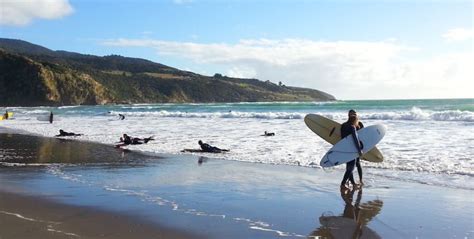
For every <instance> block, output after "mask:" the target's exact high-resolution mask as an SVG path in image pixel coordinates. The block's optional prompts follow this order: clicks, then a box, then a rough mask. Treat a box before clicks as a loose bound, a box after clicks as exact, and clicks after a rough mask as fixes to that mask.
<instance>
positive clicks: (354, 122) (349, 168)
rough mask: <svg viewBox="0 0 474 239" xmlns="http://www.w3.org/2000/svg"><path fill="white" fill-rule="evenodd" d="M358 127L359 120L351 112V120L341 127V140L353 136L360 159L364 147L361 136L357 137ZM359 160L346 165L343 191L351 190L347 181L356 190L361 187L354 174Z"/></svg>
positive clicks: (342, 184) (342, 182) (342, 185)
mask: <svg viewBox="0 0 474 239" xmlns="http://www.w3.org/2000/svg"><path fill="white" fill-rule="evenodd" d="M354 112H355V111H354ZM358 127H359V120H358V119H357V116H356V115H353V114H352V115H351V111H349V119H348V120H347V122H345V123H343V124H342V125H341V138H345V137H346V136H349V135H352V138H353V140H354V144H355V146H356V147H357V151H358V153H359V157H360V156H362V145H361V144H360V141H359V136H358V135H357V128H358ZM357 160H358V158H355V159H354V160H352V161H349V162H347V163H346V172H345V173H344V177H343V178H342V181H341V190H346V189H349V188H348V187H347V186H346V183H347V180H349V182H350V183H351V184H352V185H353V187H354V188H358V187H359V185H358V184H356V183H355V181H354V176H353V174H352V172H353V171H354V167H355V164H356V161H357ZM359 176H360V175H359Z"/></svg>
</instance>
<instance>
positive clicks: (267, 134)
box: [261, 131, 275, 136]
mask: <svg viewBox="0 0 474 239" xmlns="http://www.w3.org/2000/svg"><path fill="white" fill-rule="evenodd" d="M261 136H275V133H270V132H267V131H265V132H264V133H263V134H262V135H261Z"/></svg>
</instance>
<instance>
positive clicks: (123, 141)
mask: <svg viewBox="0 0 474 239" xmlns="http://www.w3.org/2000/svg"><path fill="white" fill-rule="evenodd" d="M150 140H154V139H153V136H150V137H148V138H143V139H141V138H136V137H130V136H128V135H127V134H123V136H122V137H120V144H117V145H115V147H121V146H125V145H136V144H146V143H148V141H150Z"/></svg>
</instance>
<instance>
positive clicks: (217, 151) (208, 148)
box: [198, 140, 229, 153]
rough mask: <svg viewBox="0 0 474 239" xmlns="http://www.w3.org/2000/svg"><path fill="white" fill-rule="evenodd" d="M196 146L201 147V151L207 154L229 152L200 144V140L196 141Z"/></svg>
mask: <svg viewBox="0 0 474 239" xmlns="http://www.w3.org/2000/svg"><path fill="white" fill-rule="evenodd" d="M198 144H199V146H201V149H202V151H203V152H207V153H221V152H227V151H229V150H228V149H220V148H218V147H215V146H211V145H209V144H207V143H204V142H202V141H201V140H199V141H198Z"/></svg>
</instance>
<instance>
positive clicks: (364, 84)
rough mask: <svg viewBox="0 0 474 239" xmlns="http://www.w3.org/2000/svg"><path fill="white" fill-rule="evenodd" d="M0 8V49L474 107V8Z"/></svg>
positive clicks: (347, 0)
mask: <svg viewBox="0 0 474 239" xmlns="http://www.w3.org/2000/svg"><path fill="white" fill-rule="evenodd" d="M0 8H1V11H2V14H1V16H0V24H1V25H0V27H1V28H0V37H5V38H17V39H22V40H26V41H30V42H32V43H35V44H39V45H42V46H45V47H48V48H50V49H53V50H67V51H74V52H80V53H87V54H94V55H108V54H120V55H124V56H130V57H139V58H145V59H149V60H152V61H155V62H160V63H163V64H166V65H170V66H173V67H177V68H180V69H184V70H191V71H195V72H197V73H202V74H206V75H213V74H214V73H216V72H219V73H222V74H224V75H229V76H237V77H255V78H258V79H261V80H270V81H273V82H278V81H282V82H283V83H285V84H287V85H294V86H304V87H312V88H316V89H320V90H323V91H326V92H328V93H331V94H333V95H335V96H336V97H337V98H340V99H380V98H384V99H386V98H459V97H474V94H473V93H472V92H471V91H472V90H471V91H470V90H467V89H468V88H470V89H473V88H474V83H473V80H472V79H473V77H474V74H473V70H471V69H470V68H473V67H472V66H470V65H471V64H472V62H473V61H472V60H474V57H473V55H474V54H473V1H447V0H446V1H443V0H438V1H428V0H423V1H408V0H382V1H375V0H374V1H364V0H363V1H351V0H344V1H342V0H341V1H338V0H335V1H303V0H301V1H300V0H293V1H292V0H276V1H270V0H268V1H263V0H262V1H250V0H240V1H239V0H233V1H217V0H213V1H209V0H208V1H199V0H162V1H151V0H148V1H144V0H142V1H131V0H127V1H112V0H101V1H91V0H84V1H67V0H50V1H46V0H28V1H21V2H20V3H18V1H14V0H0ZM469 61H470V62H469ZM447 82H449V84H447ZM460 86H461V87H460Z"/></svg>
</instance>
